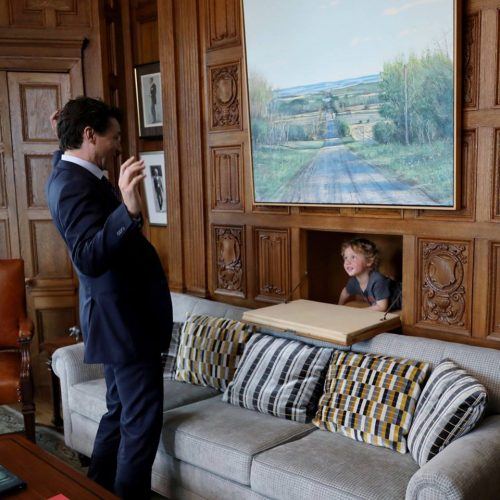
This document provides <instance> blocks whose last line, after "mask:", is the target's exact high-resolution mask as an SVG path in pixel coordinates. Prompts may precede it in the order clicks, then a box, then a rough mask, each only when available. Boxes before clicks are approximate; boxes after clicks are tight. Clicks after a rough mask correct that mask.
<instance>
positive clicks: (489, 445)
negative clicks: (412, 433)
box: [406, 415, 500, 500]
mask: <svg viewBox="0 0 500 500" xmlns="http://www.w3.org/2000/svg"><path fill="white" fill-rule="evenodd" d="M499 477H500V415H493V416H490V417H488V418H486V419H484V420H483V422H482V423H481V424H480V425H479V426H478V427H477V428H476V429H474V430H473V431H472V432H470V433H469V434H466V435H465V436H463V437H461V438H459V439H457V440H456V441H453V442H452V443H451V444H450V445H449V446H448V447H446V448H445V449H444V450H443V451H442V452H440V453H438V454H437V455H436V456H435V457H434V458H433V459H432V460H429V462H427V463H426V464H425V465H424V466H423V467H422V468H420V470H418V471H417V472H416V473H415V474H414V475H413V477H412V478H411V480H410V482H409V483H408V488H407V490H406V500H430V499H433V500H439V499H443V500H454V499H456V500H459V499H460V500H463V499H465V498H481V499H484V500H486V499H489V498H491V499H493V498H498V491H499V489H498V488H499V479H498V478H499Z"/></svg>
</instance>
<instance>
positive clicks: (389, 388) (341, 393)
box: [313, 351, 429, 453]
mask: <svg viewBox="0 0 500 500" xmlns="http://www.w3.org/2000/svg"><path fill="white" fill-rule="evenodd" d="M428 368H429V365H428V364H427V363H421V362H418V361H410V360H408V359H396V358H391V357H388V356H372V355H369V354H357V353H352V352H340V351H336V352H335V353H334V355H333V358H332V362H331V364H330V367H329V369H328V374H327V376H326V381H325V392H324V394H323V396H321V399H320V402H319V407H318V412H317V414H316V417H315V419H314V420H313V423H314V424H315V425H316V426H318V427H319V428H320V429H326V430H329V431H332V432H340V433H341V434H343V435H345V436H347V437H350V438H352V439H355V440H356V441H364V442H366V443H370V444H374V445H376V446H383V447H386V448H390V449H393V450H396V451H398V452H400V453H406V450H407V447H406V437H405V436H406V435H407V434H408V431H409V430H410V424H411V420H412V417H413V413H414V411H415V407H416V404H417V400H418V398H419V396H420V392H421V384H422V383H423V381H424V379H425V377H426V375H427V371H428Z"/></svg>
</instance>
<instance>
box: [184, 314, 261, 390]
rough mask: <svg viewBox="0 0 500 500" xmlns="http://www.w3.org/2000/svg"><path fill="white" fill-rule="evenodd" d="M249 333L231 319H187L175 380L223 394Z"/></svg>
mask: <svg viewBox="0 0 500 500" xmlns="http://www.w3.org/2000/svg"><path fill="white" fill-rule="evenodd" d="M253 330H254V327H253V326H251V325H248V324H246V323H242V322H241V321H236V320H233V319H228V318H216V317H212V316H205V315H192V316H190V317H189V318H188V319H187V320H186V322H185V323H184V325H183V327H182V331H181V338H180V342H179V349H178V351H177V358H176V371H175V380H179V381H181V382H189V383H190V384H195V385H204V386H208V387H213V388H214V389H219V390H220V391H224V390H225V389H226V387H227V386H228V384H229V382H231V380H232V379H233V377H234V372H235V371H236V367H237V366H238V362H239V359H240V357H241V355H242V354H243V349H244V347H245V344H246V342H247V341H248V339H249V338H250V336H251V335H252V333H253Z"/></svg>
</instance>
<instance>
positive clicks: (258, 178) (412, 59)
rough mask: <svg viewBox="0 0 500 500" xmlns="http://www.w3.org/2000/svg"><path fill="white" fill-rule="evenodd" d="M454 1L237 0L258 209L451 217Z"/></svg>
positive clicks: (456, 98)
mask: <svg viewBox="0 0 500 500" xmlns="http://www.w3.org/2000/svg"><path fill="white" fill-rule="evenodd" d="M460 5H461V2H460V1H458V0H425V1H423V0H420V1H415V0H398V1H394V0H356V2H350V1H345V0H316V1H314V2H311V1H310V0H294V1H293V2H290V1H289V0H272V1H269V0H243V7H244V9H243V17H244V27H245V49H246V69H247V82H248V97H249V111H250V113H249V114H250V129H251V145H252V148H251V149H252V179H253V193H254V201H255V203H257V204H278V205H282V204H285V205H331V206H356V207H359V206H366V207H395V208H396V207H397V208H433V209H455V208H456V207H457V184H458V179H457V170H458V167H457V165H458V164H459V151H460V144H459V130H460V123H459V117H460V109H459V103H460V94H459V91H460V89H459V78H458V74H459V63H460V47H459V45H460V35H459V34H460V26H459V20H460V18H461V15H460V12H459V9H460Z"/></svg>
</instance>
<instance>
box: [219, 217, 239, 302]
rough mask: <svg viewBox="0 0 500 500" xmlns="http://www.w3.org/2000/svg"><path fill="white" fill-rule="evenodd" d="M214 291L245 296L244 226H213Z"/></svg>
mask: <svg viewBox="0 0 500 500" xmlns="http://www.w3.org/2000/svg"><path fill="white" fill-rule="evenodd" d="M213 234H214V253H213V254H214V257H215V263H214V270H215V293H220V294H224V295H232V296H235V297H245V296H246V286H245V285H246V279H245V273H246V269H245V228H244V227H243V226H214V228H213Z"/></svg>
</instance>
